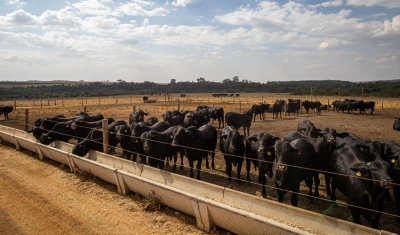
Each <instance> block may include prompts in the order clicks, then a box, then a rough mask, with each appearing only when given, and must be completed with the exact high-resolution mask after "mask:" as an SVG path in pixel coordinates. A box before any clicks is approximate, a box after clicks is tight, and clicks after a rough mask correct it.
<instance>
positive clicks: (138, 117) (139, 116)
mask: <svg viewBox="0 0 400 235" xmlns="http://www.w3.org/2000/svg"><path fill="white" fill-rule="evenodd" d="M147 115H149V114H148V113H145V112H144V111H143V110H139V111H136V112H132V113H131V114H129V125H132V123H134V122H137V123H139V122H144V116H147Z"/></svg>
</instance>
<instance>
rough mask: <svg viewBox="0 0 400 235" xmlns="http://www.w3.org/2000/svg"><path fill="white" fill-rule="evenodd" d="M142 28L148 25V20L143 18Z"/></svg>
mask: <svg viewBox="0 0 400 235" xmlns="http://www.w3.org/2000/svg"><path fill="white" fill-rule="evenodd" d="M142 25H143V26H146V25H149V19H148V18H144V20H143V22H142Z"/></svg>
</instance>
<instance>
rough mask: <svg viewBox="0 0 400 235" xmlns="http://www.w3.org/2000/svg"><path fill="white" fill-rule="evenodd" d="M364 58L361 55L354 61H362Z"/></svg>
mask: <svg viewBox="0 0 400 235" xmlns="http://www.w3.org/2000/svg"><path fill="white" fill-rule="evenodd" d="M362 60H363V58H362V57H361V56H359V57H357V58H355V59H354V61H362Z"/></svg>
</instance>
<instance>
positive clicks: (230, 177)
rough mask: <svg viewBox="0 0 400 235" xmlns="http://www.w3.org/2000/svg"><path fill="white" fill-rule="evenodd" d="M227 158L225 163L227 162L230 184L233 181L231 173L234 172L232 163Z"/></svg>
mask: <svg viewBox="0 0 400 235" xmlns="http://www.w3.org/2000/svg"><path fill="white" fill-rule="evenodd" d="M224 158H225V162H226V165H225V166H226V174H227V175H228V182H229V183H230V182H231V181H232V176H231V172H232V162H231V161H229V160H228V159H227V157H224Z"/></svg>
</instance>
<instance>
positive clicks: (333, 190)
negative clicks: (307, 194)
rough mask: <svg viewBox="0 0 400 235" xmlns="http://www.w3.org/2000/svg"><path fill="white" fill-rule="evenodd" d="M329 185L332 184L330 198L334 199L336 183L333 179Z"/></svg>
mask: <svg viewBox="0 0 400 235" xmlns="http://www.w3.org/2000/svg"><path fill="white" fill-rule="evenodd" d="M331 186H332V193H331V200H332V201H336V183H335V181H334V180H333V179H332V182H331Z"/></svg>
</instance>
